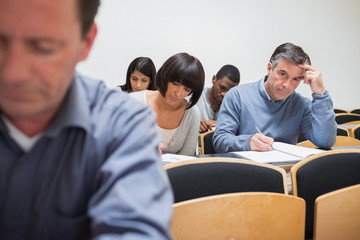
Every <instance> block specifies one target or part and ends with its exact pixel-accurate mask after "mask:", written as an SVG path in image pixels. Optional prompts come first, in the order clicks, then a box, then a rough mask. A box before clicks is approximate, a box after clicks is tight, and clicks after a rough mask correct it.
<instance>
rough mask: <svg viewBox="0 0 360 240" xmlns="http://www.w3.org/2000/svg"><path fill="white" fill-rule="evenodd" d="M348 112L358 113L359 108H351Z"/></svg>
mask: <svg viewBox="0 0 360 240" xmlns="http://www.w3.org/2000/svg"><path fill="white" fill-rule="evenodd" d="M350 113H356V114H360V108H355V109H353V110H351V111H350Z"/></svg>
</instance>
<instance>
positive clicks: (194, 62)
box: [155, 53, 205, 109]
mask: <svg viewBox="0 0 360 240" xmlns="http://www.w3.org/2000/svg"><path fill="white" fill-rule="evenodd" d="M169 82H178V83H180V84H182V85H184V86H186V87H188V88H190V89H191V91H192V92H191V98H190V100H189V102H188V104H187V107H186V108H187V109H189V108H191V107H192V106H194V105H195V104H196V103H197V101H198V100H199V98H200V96H201V93H202V91H203V88H204V82H205V73H204V68H203V66H202V64H201V62H200V61H199V60H198V59H197V58H196V57H194V56H191V55H189V54H188V53H178V54H175V55H173V56H171V57H170V58H169V59H168V60H166V62H165V63H164V64H163V65H162V67H161V68H160V69H159V71H158V72H157V74H156V80H155V86H156V88H157V89H158V90H159V91H160V93H161V95H162V96H163V97H165V94H166V91H167V87H168V83H169Z"/></svg>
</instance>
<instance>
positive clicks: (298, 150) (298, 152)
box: [232, 142, 325, 163]
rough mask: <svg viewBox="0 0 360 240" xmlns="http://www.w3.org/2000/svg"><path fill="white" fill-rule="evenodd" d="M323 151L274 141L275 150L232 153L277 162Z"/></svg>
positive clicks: (302, 157) (297, 159) (264, 161)
mask: <svg viewBox="0 0 360 240" xmlns="http://www.w3.org/2000/svg"><path fill="white" fill-rule="evenodd" d="M323 151H325V150H322V149H316V148H307V147H301V146H297V145H293V144H288V143H283V142H274V143H273V150H271V151H268V152H257V151H238V152H232V153H234V154H236V155H238V156H239V157H242V158H246V159H250V160H253V161H256V162H263V163H276V162H292V161H299V160H301V159H304V158H306V157H309V156H311V155H314V154H317V153H320V152H323Z"/></svg>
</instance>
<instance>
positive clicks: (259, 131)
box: [255, 125, 273, 150]
mask: <svg viewBox="0 0 360 240" xmlns="http://www.w3.org/2000/svg"><path fill="white" fill-rule="evenodd" d="M255 128H256V130H257V131H258V133H260V134H261V135H264V134H263V133H262V132H261V130H260V129H259V128H258V126H256V125H255ZM264 136H265V135H264ZM270 147H271V150H273V147H272V146H270Z"/></svg>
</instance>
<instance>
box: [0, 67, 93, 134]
mask: <svg viewBox="0 0 360 240" xmlns="http://www.w3.org/2000/svg"><path fill="white" fill-rule="evenodd" d="M83 81H84V80H83V79H82V77H81V76H80V75H79V74H78V73H75V75H74V78H73V80H72V82H71V84H70V88H69V90H68V92H67V94H66V96H65V99H64V101H63V103H62V105H61V107H60V109H59V111H58V113H57V114H56V115H55V117H54V119H53V120H52V122H51V123H50V126H49V128H48V129H47V130H46V131H45V133H44V135H47V136H55V135H56V134H58V133H59V132H60V131H61V130H62V129H64V128H69V127H75V128H81V129H84V130H85V131H86V132H88V131H89V129H90V110H89V107H88V105H89V104H88V102H87V99H86V93H85V89H84V87H83ZM1 114H2V113H1V111H0V115H1ZM0 131H2V132H7V127H6V125H5V123H4V121H3V119H2V118H0Z"/></svg>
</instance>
